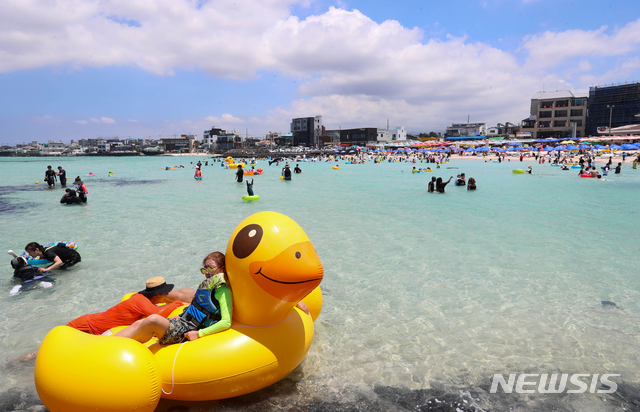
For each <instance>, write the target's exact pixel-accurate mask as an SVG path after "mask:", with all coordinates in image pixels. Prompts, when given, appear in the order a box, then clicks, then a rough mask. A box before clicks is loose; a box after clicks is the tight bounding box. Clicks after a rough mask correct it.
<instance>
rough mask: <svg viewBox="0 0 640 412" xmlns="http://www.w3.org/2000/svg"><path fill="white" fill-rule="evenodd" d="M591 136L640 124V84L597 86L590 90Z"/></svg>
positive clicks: (589, 118) (589, 127)
mask: <svg viewBox="0 0 640 412" xmlns="http://www.w3.org/2000/svg"><path fill="white" fill-rule="evenodd" d="M588 123H589V124H588V126H587V133H588V135H589V136H598V135H602V134H609V127H611V128H612V129H614V128H619V127H622V126H629V125H638V124H640V83H626V84H618V85H615V86H596V87H591V88H590V89H589V114H588Z"/></svg>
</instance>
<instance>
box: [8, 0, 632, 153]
mask: <svg viewBox="0 0 640 412" xmlns="http://www.w3.org/2000/svg"><path fill="white" fill-rule="evenodd" d="M634 81H640V1H638V0H611V1H609V2H603V1H592V0H582V1H574V0H563V1H559V0H466V1H462V0H448V1H432V0H423V1H418V0H413V1H408V0H396V1H392V2H391V1H382V0H353V1H351V0H337V1H327V0H242V1H239V0H211V1H207V0H57V1H50V0H2V1H1V2H0V144H9V145H15V144H17V143H22V142H31V141H33V140H37V141H39V142H47V141H62V142H65V143H68V142H70V141H71V140H78V139H83V138H114V137H118V138H121V139H125V138H160V137H170V136H173V135H178V136H179V135H181V134H195V135H197V136H199V137H201V136H202V134H203V132H204V131H205V130H208V129H210V128H212V127H219V128H222V129H226V130H229V131H236V132H238V133H240V134H242V135H243V136H249V137H257V138H260V137H264V136H265V135H266V134H267V133H269V132H280V133H283V134H284V133H288V132H289V131H290V130H289V128H290V123H291V119H293V118H298V117H313V116H317V115H320V116H322V123H323V125H324V126H325V127H326V128H327V129H329V130H332V129H340V128H342V129H347V128H359V127H379V128H386V127H387V122H388V124H389V126H390V128H391V129H395V128H396V127H405V128H406V130H407V131H408V132H409V133H415V134H417V133H421V132H430V131H444V130H445V128H446V127H447V126H450V125H451V124H452V123H464V122H466V121H467V120H470V121H471V122H485V123H487V125H488V126H495V125H496V124H497V123H505V122H511V123H516V124H517V123H519V122H520V121H521V120H522V119H524V118H527V117H528V116H529V109H530V103H531V98H532V97H533V96H534V95H535V94H536V93H537V92H539V91H542V90H546V91H553V90H570V91H572V92H573V93H574V94H576V95H578V96H587V95H588V93H589V88H590V87H593V86H604V85H611V84H618V83H627V82H634Z"/></svg>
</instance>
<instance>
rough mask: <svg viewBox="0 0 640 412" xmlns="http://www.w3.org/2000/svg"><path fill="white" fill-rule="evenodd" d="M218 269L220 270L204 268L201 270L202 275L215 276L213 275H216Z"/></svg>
mask: <svg viewBox="0 0 640 412" xmlns="http://www.w3.org/2000/svg"><path fill="white" fill-rule="evenodd" d="M217 269H218V267H217V266H216V267H214V268H211V267H208V266H207V267H204V268H200V273H202V274H203V275H206V274H213V273H215V271H216V270H217Z"/></svg>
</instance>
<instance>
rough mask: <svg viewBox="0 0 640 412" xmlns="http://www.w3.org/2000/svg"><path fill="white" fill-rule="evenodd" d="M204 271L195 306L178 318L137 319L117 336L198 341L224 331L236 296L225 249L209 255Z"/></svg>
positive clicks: (169, 341)
mask: <svg viewBox="0 0 640 412" xmlns="http://www.w3.org/2000/svg"><path fill="white" fill-rule="evenodd" d="M202 264H203V267H202V268H201V269H200V272H201V273H202V274H203V275H204V276H205V278H206V279H205V280H204V281H203V282H202V283H200V286H198V289H197V290H196V291H195V296H194V298H193V301H192V302H191V305H189V307H188V308H187V309H185V311H184V312H183V313H182V314H181V315H180V316H177V317H174V318H171V319H167V318H164V317H162V316H160V315H151V316H149V317H148V318H146V319H143V320H139V321H136V322H135V323H133V324H132V325H131V326H129V327H127V328H125V329H123V330H121V331H120V332H118V333H116V334H115V335H114V336H122V337H126V338H131V339H134V340H137V341H138V342H143V343H144V342H146V341H148V340H149V339H151V338H152V337H153V336H157V337H158V338H159V341H158V343H160V344H161V345H171V344H175V343H181V342H186V341H192V340H196V339H198V338H202V337H204V336H206V335H210V334H213V333H218V332H222V331H224V330H227V329H229V328H230V327H231V316H232V314H233V296H232V294H231V289H230V287H229V285H228V279H227V276H226V267H225V257H224V254H223V253H222V252H213V253H210V254H209V255H207V256H206V257H205V258H204V260H203V262H202Z"/></svg>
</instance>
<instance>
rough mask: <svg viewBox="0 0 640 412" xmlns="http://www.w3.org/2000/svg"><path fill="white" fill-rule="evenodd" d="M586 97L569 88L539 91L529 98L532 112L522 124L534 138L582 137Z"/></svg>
mask: <svg viewBox="0 0 640 412" xmlns="http://www.w3.org/2000/svg"><path fill="white" fill-rule="evenodd" d="M587 101H588V99H587V97H586V96H575V95H574V94H573V93H572V92H570V91H569V90H556V91H553V92H538V93H536V94H535V95H534V96H533V98H531V112H530V113H531V115H530V116H529V118H528V119H524V120H523V121H522V124H521V130H522V131H523V132H527V131H530V132H531V137H532V138H533V139H547V138H554V139H561V138H565V137H566V138H570V137H585V136H586V130H587Z"/></svg>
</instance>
